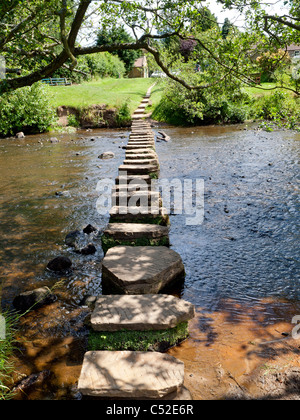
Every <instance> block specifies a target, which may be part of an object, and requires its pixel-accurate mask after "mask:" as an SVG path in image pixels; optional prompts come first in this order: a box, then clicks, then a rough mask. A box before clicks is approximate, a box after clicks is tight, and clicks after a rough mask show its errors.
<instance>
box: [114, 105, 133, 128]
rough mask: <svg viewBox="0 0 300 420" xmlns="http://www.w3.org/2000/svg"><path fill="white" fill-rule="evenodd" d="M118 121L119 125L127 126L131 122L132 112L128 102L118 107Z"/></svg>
mask: <svg viewBox="0 0 300 420" xmlns="http://www.w3.org/2000/svg"><path fill="white" fill-rule="evenodd" d="M116 122H117V124H118V126H120V127H122V126H126V125H129V124H130V122H131V113H130V109H129V106H128V103H127V102H124V103H123V104H122V105H121V106H119V107H117V115H116Z"/></svg>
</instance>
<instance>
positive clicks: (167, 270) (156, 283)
mask: <svg viewBox="0 0 300 420" xmlns="http://www.w3.org/2000/svg"><path fill="white" fill-rule="evenodd" d="M183 275H184V266H183V263H182V260H181V257H180V255H179V254H178V253H177V252H175V251H173V250H171V249H169V248H167V247H165V246H155V247H154V246H134V247H132V246H116V247H113V248H110V249H109V250H108V251H107V254H106V256H105V257H104V259H103V261H102V280H103V281H104V282H105V283H106V284H105V285H106V286H107V288H108V287H109V283H112V285H113V286H115V288H117V289H118V290H120V291H121V293H124V294H136V295H138V294H149V293H158V292H159V291H160V290H162V289H164V288H165V287H166V286H167V285H169V284H170V283H171V282H173V281H174V280H177V279H179V278H180V277H181V278H182V277H183Z"/></svg>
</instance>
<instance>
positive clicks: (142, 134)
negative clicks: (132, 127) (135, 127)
mask: <svg viewBox="0 0 300 420" xmlns="http://www.w3.org/2000/svg"><path fill="white" fill-rule="evenodd" d="M129 138H130V139H136V138H151V139H154V134H153V133H146V132H145V131H144V130H143V131H135V132H131V134H129Z"/></svg>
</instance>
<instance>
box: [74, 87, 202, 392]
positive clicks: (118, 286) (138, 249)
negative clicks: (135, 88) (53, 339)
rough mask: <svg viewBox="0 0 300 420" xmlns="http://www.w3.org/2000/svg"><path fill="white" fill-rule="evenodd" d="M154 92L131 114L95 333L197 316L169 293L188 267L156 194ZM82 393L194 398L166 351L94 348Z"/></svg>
mask: <svg viewBox="0 0 300 420" xmlns="http://www.w3.org/2000/svg"><path fill="white" fill-rule="evenodd" d="M150 95H151V88H150V89H149V90H148V92H147V94H146V96H145V97H144V99H143V101H142V102H141V104H140V106H139V107H138V109H137V110H136V111H135V112H134V114H133V116H132V120H133V121H132V126H131V133H130V136H129V141H128V144H127V146H126V155H125V160H124V162H123V164H122V165H121V166H120V167H119V174H118V177H117V178H116V180H115V187H114V188H113V191H112V201H113V206H112V208H111V210H110V220H109V224H108V226H107V228H106V230H105V231H104V233H103V236H102V245H103V249H104V252H105V257H104V259H103V263H102V285H103V294H102V295H101V296H99V297H98V298H97V300H96V304H95V308H94V310H93V313H92V316H91V327H92V329H93V330H94V333H95V334H100V335H101V334H105V333H107V332H118V331H141V332H147V331H149V332H151V331H166V330H170V329H172V328H176V327H177V326H178V325H179V324H181V323H188V321H189V320H190V319H192V318H193V317H194V316H195V309H194V306H193V305H192V304H191V303H189V302H186V301H184V300H183V299H179V298H177V297H175V296H173V295H172V294H169V293H168V292H167V289H168V287H170V285H173V284H174V283H176V282H177V281H179V280H180V279H181V280H182V278H183V277H184V265H183V263H182V260H181V257H180V255H179V254H178V253H176V252H175V251H173V250H171V249H170V248H169V216H168V214H166V211H165V209H164V208H163V203H162V200H161V196H160V194H159V192H158V191H154V190H153V185H154V182H153V180H155V179H157V178H158V176H159V160H158V156H157V153H156V150H155V134H154V132H153V131H152V129H151V125H150V123H148V122H147V121H145V120H144V119H143V118H144V117H145V109H146V106H147V104H148V102H149V98H150ZM78 390H79V391H80V392H81V393H82V394H83V395H87V396H93V397H102V398H104V399H114V398H115V399H120V398H121V399H130V400H132V399H140V400H143V399H162V400H191V399H192V396H191V394H190V392H189V391H188V390H187V389H186V388H185V386H184V363H183V362H182V361H180V360H178V359H176V358H175V357H173V356H170V355H168V354H166V353H163V352H160V351H128V350H116V351H108V350H106V351H104V350H93V351H88V352H86V354H85V356H84V361H83V365H82V370H81V374H80V378H79V382H78Z"/></svg>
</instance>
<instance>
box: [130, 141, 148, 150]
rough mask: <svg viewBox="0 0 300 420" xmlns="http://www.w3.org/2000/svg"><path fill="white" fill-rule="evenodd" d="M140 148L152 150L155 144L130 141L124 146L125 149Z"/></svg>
mask: <svg viewBox="0 0 300 420" xmlns="http://www.w3.org/2000/svg"><path fill="white" fill-rule="evenodd" d="M141 148H143V149H150V150H151V149H152V150H154V149H155V145H154V144H151V143H142V144H134V143H131V144H127V146H125V149H126V150H136V149H141Z"/></svg>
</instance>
